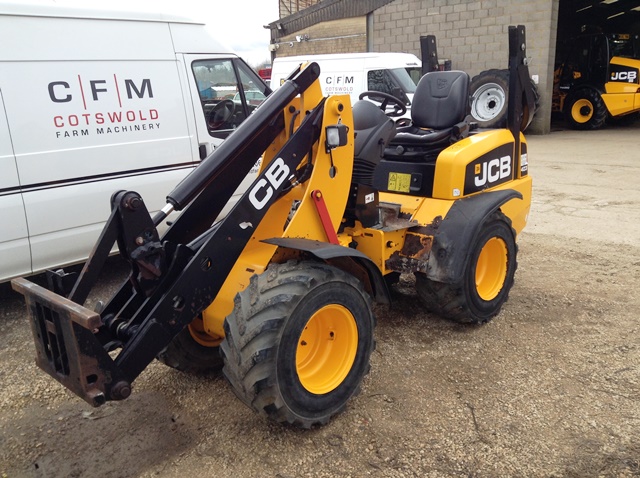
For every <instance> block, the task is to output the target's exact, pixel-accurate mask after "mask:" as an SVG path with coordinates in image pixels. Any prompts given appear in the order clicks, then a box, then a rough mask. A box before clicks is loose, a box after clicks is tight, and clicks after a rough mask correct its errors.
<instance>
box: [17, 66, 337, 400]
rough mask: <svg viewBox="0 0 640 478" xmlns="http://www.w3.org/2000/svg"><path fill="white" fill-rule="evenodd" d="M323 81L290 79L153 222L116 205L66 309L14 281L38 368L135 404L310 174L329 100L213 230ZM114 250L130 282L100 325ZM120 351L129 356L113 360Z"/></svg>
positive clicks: (315, 71) (303, 75) (140, 207)
mask: <svg viewBox="0 0 640 478" xmlns="http://www.w3.org/2000/svg"><path fill="white" fill-rule="evenodd" d="M318 76H319V68H318V66H317V65H316V64H311V65H309V66H308V67H307V68H305V69H303V70H302V71H298V72H295V73H294V74H292V75H291V77H290V78H289V79H288V80H287V81H286V82H285V85H283V87H282V88H280V89H279V90H277V91H276V92H274V93H273V94H272V95H271V96H270V97H269V98H268V99H267V100H266V101H265V102H264V103H263V104H262V105H261V106H260V107H259V108H258V109H257V110H256V111H255V112H254V113H253V114H252V115H251V116H250V117H249V118H248V119H247V120H246V121H245V122H244V123H243V124H242V125H241V126H240V127H239V128H238V130H236V131H235V132H234V133H233V134H232V135H231V136H230V137H229V138H228V139H227V140H226V141H225V142H224V143H223V144H222V145H221V146H220V147H219V148H217V149H216V150H215V151H214V152H213V153H212V154H211V155H210V156H209V157H208V158H207V159H205V160H204V161H203V163H202V164H201V165H200V166H198V168H196V169H195V170H194V171H193V172H192V173H191V174H190V175H189V176H187V177H186V178H185V179H184V180H183V181H182V182H181V183H180V184H179V185H178V186H177V187H176V188H175V189H174V191H173V192H171V193H170V194H169V195H168V198H167V201H168V205H167V207H165V208H164V209H163V210H162V212H161V213H159V214H158V215H156V217H154V218H153V219H152V218H151V217H150V215H149V213H148V211H147V209H146V207H145V205H144V201H143V200H142V198H141V197H140V196H139V195H138V194H137V193H134V192H131V191H127V192H125V191H120V192H118V193H116V194H114V196H113V198H112V214H111V216H110V218H109V221H108V222H107V224H106V225H105V228H104V231H103V234H102V235H101V237H100V240H99V241H98V243H97V244H96V246H95V248H94V251H93V253H92V255H91V257H90V259H89V260H88V261H87V263H86V264H85V267H84V269H83V271H82V273H81V274H80V277H79V278H78V280H77V281H76V283H75V284H74V285H73V287H72V289H71V291H70V293H69V294H65V295H68V296H69V298H65V297H63V296H61V295H60V294H59V293H58V294H56V293H55V292H52V291H49V290H47V289H45V288H42V287H40V286H38V285H36V284H33V283H32V282H30V281H27V280H25V279H23V278H20V279H16V280H14V281H13V287H14V289H16V290H17V291H18V292H20V293H21V294H23V295H24V296H25V300H26V302H27V306H28V310H29V314H30V319H31V325H32V331H33V335H34V339H35V342H36V350H37V359H36V362H37V364H38V366H40V367H41V368H42V369H43V370H45V371H46V372H47V373H48V374H50V375H51V376H52V377H54V378H56V379H57V380H58V381H60V382H61V383H63V384H64V385H65V386H67V387H68V388H69V389H71V390H72V391H73V392H74V393H76V394H77V395H79V396H80V397H81V398H83V399H84V400H86V401H87V402H88V403H90V404H92V405H94V406H98V405H101V404H103V403H105V402H106V401H108V400H120V399H124V398H127V396H129V394H130V392H131V383H132V382H133V380H134V379H135V378H136V377H137V376H138V375H139V374H140V373H141V372H142V371H143V370H144V369H145V367H146V366H147V365H148V364H149V363H150V362H151V361H152V360H153V359H154V358H155V357H156V356H157V355H158V353H159V352H160V351H161V350H162V349H164V348H165V347H166V346H167V345H168V344H169V342H170V341H171V340H172V339H173V337H175V335H176V334H178V333H179V332H180V331H181V330H182V329H183V328H184V327H185V326H186V325H187V324H188V323H189V322H191V321H192V320H193V318H194V317H196V316H198V315H199V314H201V313H202V311H203V310H204V309H205V308H206V307H207V306H209V304H211V302H212V301H213V299H214V298H215V297H216V295H217V294H218V292H219V291H220V288H221V287H222V285H223V284H224V282H225V280H226V279H227V277H228V275H229V272H230V271H231V269H232V268H233V267H234V265H235V264H236V261H237V260H238V257H239V256H240V255H241V253H242V251H243V249H244V248H245V246H246V244H247V242H248V241H249V240H250V239H251V237H252V235H253V234H254V233H255V230H256V228H257V227H258V225H259V224H260V222H261V221H262V219H263V217H264V216H265V214H266V212H267V211H268V210H269V208H270V206H271V205H272V204H273V203H274V202H276V201H277V200H278V199H279V197H280V195H281V192H282V191H283V190H284V189H285V188H288V187H291V184H292V181H294V182H295V181H297V180H300V179H301V178H300V177H299V175H300V174H301V171H303V169H301V168H300V164H301V163H302V162H303V161H305V158H307V157H308V156H309V159H308V162H309V163H310V162H311V158H310V155H309V153H310V152H311V150H312V147H313V145H314V144H315V143H316V142H318V138H319V137H320V136H321V132H322V126H323V125H322V120H323V111H324V103H325V101H324V99H321V100H320V101H318V102H317V104H315V105H307V104H305V105H304V106H305V108H308V109H306V110H305V111H306V113H307V114H306V115H304V117H303V119H301V120H300V119H298V121H299V127H298V128H297V129H295V131H293V128H291V129H292V131H293V132H292V134H291V135H290V137H288V140H285V141H286V142H284V145H283V146H282V147H281V148H280V149H279V151H277V152H276V153H275V154H272V155H271V157H272V158H273V159H272V160H271V161H270V162H268V164H267V165H264V167H263V169H262V171H261V173H260V174H259V175H258V178H257V179H256V180H255V181H254V183H253V185H252V186H251V187H249V188H248V189H247V191H246V192H245V193H244V195H243V196H242V198H241V199H240V200H239V201H238V203H237V204H236V205H235V206H234V207H233V209H232V210H231V212H230V213H229V214H228V215H227V216H226V217H225V218H224V219H223V220H221V221H220V222H218V223H216V224H213V221H214V220H215V218H216V217H217V216H218V215H219V213H220V211H221V210H222V209H223V207H224V206H225V204H226V203H227V201H228V200H229V198H230V197H231V195H232V193H233V192H234V191H235V190H236V189H237V187H238V185H239V184H240V182H241V181H242V179H243V178H244V177H245V176H246V174H247V173H248V172H249V170H250V168H251V167H252V166H253V165H254V164H255V163H256V161H257V159H258V158H259V156H260V154H262V153H263V151H264V150H266V149H267V147H268V146H269V145H270V144H272V142H274V139H275V138H276V137H278V136H280V137H282V136H283V135H284V137H287V136H288V135H287V134H286V132H284V129H285V122H284V116H285V115H284V114H283V111H284V110H285V108H286V109H287V110H288V111H289V112H290V111H291V108H294V107H293V106H292V105H291V102H292V100H293V99H294V98H295V97H296V96H297V95H299V94H301V95H304V92H305V91H306V90H307V89H309V88H310V87H312V86H313V88H314V89H316V90H317V91H319V85H318V83H317V78H318ZM310 106H312V107H310ZM282 142H283V140H281V141H279V142H275V143H273V144H282ZM172 209H177V210H183V212H182V214H181V215H180V216H179V217H178V219H177V220H176V221H175V222H174V223H173V225H172V226H171V227H170V229H169V230H168V231H167V232H166V234H165V235H164V237H162V239H160V238H159V236H158V233H157V231H156V229H155V226H157V225H158V224H159V223H160V222H161V221H162V220H164V218H165V217H166V215H167V214H168V213H169V212H170V211H171V210H172ZM114 238H116V239H117V242H118V246H119V249H120V253H121V255H123V256H124V257H125V259H127V260H128V261H129V263H130V264H131V269H132V273H131V275H130V277H129V279H128V280H127V282H126V283H125V284H124V285H123V286H122V287H121V288H120V290H119V291H118V292H117V293H116V294H115V295H114V296H113V298H112V299H111V300H110V301H109V302H108V304H107V305H106V306H105V308H104V310H103V311H102V312H101V313H100V314H98V313H96V312H92V311H89V310H88V309H86V308H84V307H83V306H82V303H83V302H84V300H85V298H86V297H87V295H88V293H89V291H90V289H91V286H92V285H93V283H95V281H96V280H97V277H98V272H99V269H100V268H101V267H102V265H103V263H104V260H105V258H106V256H107V255H108V252H109V250H110V249H111V246H112V245H113V241H114ZM53 277H54V278H57V279H62V277H61V274H53ZM57 282H58V283H63V282H65V281H64V280H58V281H57ZM57 292H61V291H60V290H58V291H57ZM115 349H121V350H120V353H119V354H118V355H117V356H116V357H115V358H112V356H111V355H110V354H109V352H110V351H112V350H115Z"/></svg>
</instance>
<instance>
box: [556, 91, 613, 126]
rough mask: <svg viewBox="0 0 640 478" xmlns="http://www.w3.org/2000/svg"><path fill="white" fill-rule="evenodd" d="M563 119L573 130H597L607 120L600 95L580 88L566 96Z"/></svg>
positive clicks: (605, 109) (605, 108)
mask: <svg viewBox="0 0 640 478" xmlns="http://www.w3.org/2000/svg"><path fill="white" fill-rule="evenodd" d="M564 118H565V121H566V122H567V124H568V125H569V126H570V127H571V128H573V129H581V130H591V129H598V128H601V127H602V126H603V125H604V123H605V121H606V120H607V107H606V106H605V104H604V101H603V100H602V97H601V96H600V93H598V92H597V91H596V90H594V89H591V88H582V89H580V90H577V91H574V92H572V93H569V95H568V96H567V99H566V100H565V102H564Z"/></svg>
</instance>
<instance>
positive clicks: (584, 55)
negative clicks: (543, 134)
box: [553, 33, 640, 130]
mask: <svg viewBox="0 0 640 478" xmlns="http://www.w3.org/2000/svg"><path fill="white" fill-rule="evenodd" d="M557 56H558V58H559V59H560V60H561V63H560V65H559V66H558V67H556V70H555V75H554V92H553V111H557V112H562V113H563V114H564V118H565V121H566V122H567V123H568V125H569V126H571V127H572V128H575V129H583V130H584V129H597V128H600V127H602V126H603V125H604V123H605V121H606V120H607V118H608V117H609V116H610V117H612V118H614V119H617V118H633V119H635V118H636V116H637V114H638V112H640V74H639V73H640V41H639V40H638V35H630V34H604V33H596V34H590V35H582V36H579V37H575V38H571V39H570V40H568V41H566V42H564V43H562V44H561V45H560V46H559V48H558V53H557Z"/></svg>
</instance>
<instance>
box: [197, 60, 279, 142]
mask: <svg viewBox="0 0 640 478" xmlns="http://www.w3.org/2000/svg"><path fill="white" fill-rule="evenodd" d="M192 69H193V74H194V77H195V81H196V85H197V88H198V92H199V94H200V102H201V103H202V112H203V114H204V119H205V122H206V124H207V129H208V131H209V134H210V135H211V136H213V137H215V138H221V139H224V138H226V137H227V136H228V135H229V134H230V133H231V132H232V131H233V130H235V129H236V128H237V127H238V126H239V125H240V123H242V122H243V121H244V120H245V118H246V117H247V116H248V115H249V114H250V113H251V111H253V110H254V109H255V108H256V107H257V106H258V105H259V104H260V103H262V101H263V100H264V99H265V98H266V96H267V94H269V93H270V90H269V88H268V87H267V86H266V85H265V84H264V83H263V82H262V81H261V80H260V78H259V77H258V75H257V74H256V73H254V72H253V70H251V68H249V67H248V66H247V65H246V64H245V63H244V62H242V61H240V60H235V59H229V58H227V59H215V60H214V59H211V60H197V61H194V62H193V63H192Z"/></svg>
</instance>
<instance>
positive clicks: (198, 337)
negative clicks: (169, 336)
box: [187, 317, 222, 347]
mask: <svg viewBox="0 0 640 478" xmlns="http://www.w3.org/2000/svg"><path fill="white" fill-rule="evenodd" d="M187 328H188V329H189V333H190V334H191V338H193V340H195V341H196V342H198V343H199V344H200V345H202V346H203V347H217V346H218V345H220V344H221V343H222V337H214V336H212V335H209V334H208V333H207V332H206V331H205V330H204V323H203V321H202V317H196V318H195V319H193V320H192V321H191V323H190V324H189V325H187Z"/></svg>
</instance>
